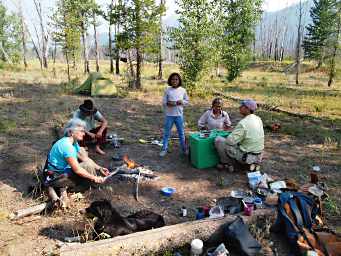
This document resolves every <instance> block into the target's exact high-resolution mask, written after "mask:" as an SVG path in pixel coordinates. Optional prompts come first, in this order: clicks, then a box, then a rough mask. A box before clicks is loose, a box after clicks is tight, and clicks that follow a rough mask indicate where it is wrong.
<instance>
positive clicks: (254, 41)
mask: <svg viewBox="0 0 341 256" xmlns="http://www.w3.org/2000/svg"><path fill="white" fill-rule="evenodd" d="M254 33H255V34H254V36H253V57H252V59H253V61H254V62H255V61H256V31H255V32H254Z"/></svg>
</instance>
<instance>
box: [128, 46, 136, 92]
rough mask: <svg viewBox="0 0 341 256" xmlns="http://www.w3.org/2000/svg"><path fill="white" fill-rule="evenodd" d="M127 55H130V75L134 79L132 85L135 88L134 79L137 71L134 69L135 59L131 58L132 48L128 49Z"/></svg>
mask: <svg viewBox="0 0 341 256" xmlns="http://www.w3.org/2000/svg"><path fill="white" fill-rule="evenodd" d="M127 55H128V58H127V61H128V65H129V71H130V76H131V78H132V80H133V84H132V86H130V87H131V88H135V85H134V83H135V82H134V79H135V71H134V65H133V60H132V58H131V53H130V49H128V50H127Z"/></svg>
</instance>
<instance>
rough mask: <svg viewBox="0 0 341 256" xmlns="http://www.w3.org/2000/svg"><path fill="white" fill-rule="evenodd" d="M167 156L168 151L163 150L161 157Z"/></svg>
mask: <svg viewBox="0 0 341 256" xmlns="http://www.w3.org/2000/svg"><path fill="white" fill-rule="evenodd" d="M166 154H167V151H166V150H162V151H161V152H160V154H159V156H161V157H164V156H165V155H166Z"/></svg>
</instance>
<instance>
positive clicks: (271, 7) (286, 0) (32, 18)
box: [0, 0, 300, 32]
mask: <svg viewBox="0 0 341 256" xmlns="http://www.w3.org/2000/svg"><path fill="white" fill-rule="evenodd" d="M1 1H2V3H3V4H4V5H5V6H6V7H8V9H9V10H11V11H17V7H16V6H17V5H18V2H21V3H22V6H23V11H24V16H25V17H26V20H27V23H28V24H30V25H29V27H32V26H33V25H31V24H32V23H35V24H38V18H37V15H36V12H35V9H34V4H33V0H0V2H1ZM157 1H158V0H157ZM299 1H300V0H264V3H263V9H264V11H268V12H274V11H278V10H281V9H283V8H286V7H288V6H290V5H293V4H296V3H298V2H299ZM41 2H42V5H43V9H44V10H46V13H51V9H52V8H53V6H54V4H55V2H56V0H41ZM110 2H111V0H97V3H99V4H101V5H103V6H104V5H106V4H108V3H110ZM166 8H167V12H166V17H165V18H167V17H170V16H172V15H174V12H175V10H176V4H175V0H166ZM106 30H107V29H106V25H104V24H103V25H102V26H100V27H99V32H103V31H106Z"/></svg>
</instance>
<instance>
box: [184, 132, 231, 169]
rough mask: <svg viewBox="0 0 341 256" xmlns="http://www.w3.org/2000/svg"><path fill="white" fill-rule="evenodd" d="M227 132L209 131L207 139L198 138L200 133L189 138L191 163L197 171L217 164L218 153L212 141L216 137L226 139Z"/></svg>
mask: <svg viewBox="0 0 341 256" xmlns="http://www.w3.org/2000/svg"><path fill="white" fill-rule="evenodd" d="M229 134H230V132H228V131H216V130H213V131H211V133H210V135H209V137H207V138H200V132H195V133H192V134H190V136H189V147H190V153H191V163H192V165H193V166H194V167H196V168H198V169H204V168H209V167H214V166H216V165H217V164H218V163H219V156H218V152H217V150H216V149H215V147H214V140H215V138H216V137H218V136H222V137H227V136H228V135H229Z"/></svg>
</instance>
